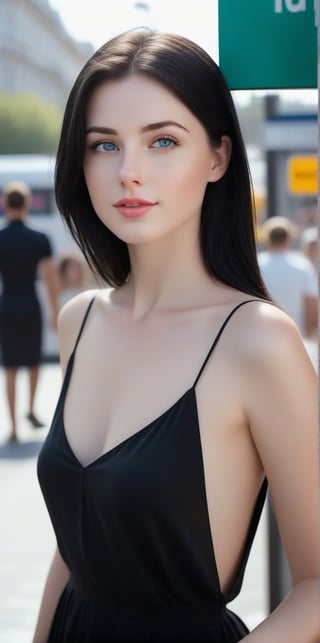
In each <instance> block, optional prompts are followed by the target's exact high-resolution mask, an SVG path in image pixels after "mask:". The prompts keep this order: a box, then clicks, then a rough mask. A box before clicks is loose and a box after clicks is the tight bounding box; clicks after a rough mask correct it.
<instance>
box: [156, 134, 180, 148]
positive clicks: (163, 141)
mask: <svg viewBox="0 0 320 643" xmlns="http://www.w3.org/2000/svg"><path fill="white" fill-rule="evenodd" d="M153 145H154V146H155V147H160V148H161V149H167V148H169V147H173V146H174V145H177V142H176V141H175V140H174V139H173V138H171V137H170V136H159V138H157V140H156V141H155V142H154V143H153Z"/></svg>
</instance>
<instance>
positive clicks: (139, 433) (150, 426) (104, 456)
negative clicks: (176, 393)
mask: <svg viewBox="0 0 320 643" xmlns="http://www.w3.org/2000/svg"><path fill="white" fill-rule="evenodd" d="M190 393H192V394H193V395H194V396H195V390H194V386H191V387H190V388H188V389H187V390H186V391H185V392H184V393H183V394H182V395H180V397H179V398H178V399H177V400H176V401H175V402H174V403H173V404H171V406H169V408H167V409H166V410H165V411H163V412H162V413H160V415H158V416H157V417H156V418H154V419H153V420H151V421H150V422H148V423H147V424H145V425H144V426H143V427H142V428H141V429H138V430H137V431H135V432H134V433H132V434H131V435H129V436H128V437H127V438H124V439H123V440H121V441H120V442H118V443H117V444H115V445H114V446H113V447H111V448H110V449H108V450H107V451H105V452H104V453H102V454H101V455H98V456H97V457H96V458H94V459H93V460H91V461H90V462H88V463H87V464H83V463H82V462H81V461H80V458H79V457H78V456H77V455H76V453H75V451H74V449H73V447H72V446H71V443H70V440H69V438H68V436H67V432H66V428H65V424H64V413H63V412H64V403H63V405H62V409H61V424H62V434H63V437H64V440H65V443H66V445H67V448H68V451H69V453H70V455H71V456H72V459H73V460H74V462H75V464H76V465H77V466H78V467H79V468H80V469H81V470H82V471H86V470H87V469H90V468H92V467H94V466H95V465H98V464H99V463H100V462H102V461H104V460H107V459H108V457H109V456H110V457H111V456H112V455H113V454H114V452H115V451H118V450H119V449H121V447H124V446H125V445H126V444H128V443H129V442H131V441H133V440H134V439H135V438H136V439H138V438H139V437H141V436H142V435H144V434H145V433H146V432H149V431H151V430H152V429H153V428H154V426H153V425H154V424H156V423H157V422H160V421H161V420H162V419H163V418H165V417H166V416H167V415H169V414H170V413H171V412H172V411H173V410H174V409H175V408H176V407H177V406H178V404H180V403H182V402H183V401H184V399H185V398H186V397H187V396H188V395H190ZM64 401H65V398H64V400H63V402H64ZM195 406H196V410H197V404H196V405H195ZM197 423H198V425H199V420H198V413H197Z"/></svg>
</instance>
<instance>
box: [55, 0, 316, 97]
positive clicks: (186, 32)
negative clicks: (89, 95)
mask: <svg viewBox="0 0 320 643" xmlns="http://www.w3.org/2000/svg"><path fill="white" fill-rule="evenodd" d="M48 2H49V5H50V7H51V8H52V9H55V10H56V11H57V12H58V13H59V16H60V18H61V21H62V23H63V25H64V27H65V29H66V31H67V32H68V33H69V34H70V35H71V36H72V37H73V38H75V39H76V40H80V41H87V42H90V43H91V44H92V45H93V47H94V48H95V49H97V48H98V47H100V45H102V44H103V43H104V42H105V41H106V40H108V39H109V38H111V37H112V36H115V35H117V34H119V33H121V32H122V31H125V30H126V29H130V28H131V27H139V26H140V27H141V26H149V27H154V28H156V29H158V30H159V31H171V32H175V33H178V34H180V35H183V36H187V37H188V38H191V40H194V41H195V42H197V43H198V44H199V45H201V46H202V47H203V48H204V49H205V50H206V51H207V52H208V53H209V54H210V55H211V56H212V58H214V60H215V61H216V62H217V63H219V50H218V0H189V1H188V2H186V1H185V0H149V1H148V2H135V1H134V0H88V1H87V2H84V1H79V0H48ZM252 93H257V94H265V93H266V92H261V91H260V92H252V91H237V92H234V94H235V98H236V102H237V103H239V104H245V103H246V102H248V100H250V97H251V95H252ZM273 93H274V92H273ZM277 93H278V92H277ZM280 94H281V95H283V97H285V98H286V99H288V100H290V99H294V98H296V97H298V98H299V99H300V100H302V101H303V102H305V103H308V104H311V105H315V106H317V102H318V92H317V90H316V89H314V90H304V91H302V90H299V91H298V92H296V91H293V90H287V91H285V92H280Z"/></svg>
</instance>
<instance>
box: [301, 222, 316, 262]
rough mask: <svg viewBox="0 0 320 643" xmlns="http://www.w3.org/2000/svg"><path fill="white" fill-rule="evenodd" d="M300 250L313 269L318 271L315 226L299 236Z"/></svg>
mask: <svg viewBox="0 0 320 643" xmlns="http://www.w3.org/2000/svg"><path fill="white" fill-rule="evenodd" d="M301 250H302V252H303V254H304V255H305V256H306V257H308V259H310V261H311V263H313V265H314V267H315V269H316V270H317V271H318V269H319V231H318V228H317V227H316V226H312V227H311V228H306V229H305V230H304V231H303V232H302V235H301Z"/></svg>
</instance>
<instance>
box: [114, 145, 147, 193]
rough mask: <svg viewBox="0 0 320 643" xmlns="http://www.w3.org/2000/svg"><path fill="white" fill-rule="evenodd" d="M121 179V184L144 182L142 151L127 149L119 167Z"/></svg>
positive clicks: (140, 183) (139, 183)
mask: <svg viewBox="0 0 320 643" xmlns="http://www.w3.org/2000/svg"><path fill="white" fill-rule="evenodd" d="M119 181H120V183H121V185H123V186H125V185H132V184H136V185H142V183H143V182H144V160H143V158H142V152H141V151H138V150H133V149H130V150H125V151H124V152H123V157H122V162H121V165H120V168H119Z"/></svg>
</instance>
